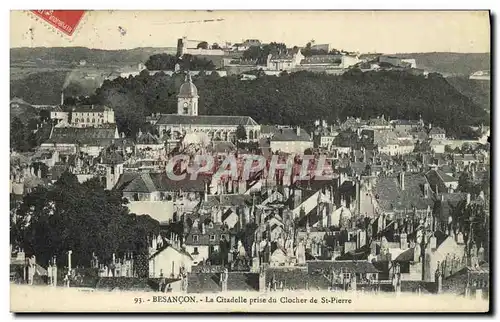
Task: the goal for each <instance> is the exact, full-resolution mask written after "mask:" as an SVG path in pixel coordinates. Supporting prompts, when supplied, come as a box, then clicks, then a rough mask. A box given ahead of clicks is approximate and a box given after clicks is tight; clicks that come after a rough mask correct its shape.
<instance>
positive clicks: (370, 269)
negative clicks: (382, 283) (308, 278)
mask: <svg viewBox="0 0 500 322" xmlns="http://www.w3.org/2000/svg"><path fill="white" fill-rule="evenodd" d="M307 267H308V271H309V274H314V273H318V272H323V273H324V274H330V273H331V271H332V270H334V271H336V272H340V271H341V270H344V271H348V272H352V273H378V272H379V270H378V269H377V268H375V266H373V264H372V263H371V262H368V261H353V260H346V261H310V262H307Z"/></svg>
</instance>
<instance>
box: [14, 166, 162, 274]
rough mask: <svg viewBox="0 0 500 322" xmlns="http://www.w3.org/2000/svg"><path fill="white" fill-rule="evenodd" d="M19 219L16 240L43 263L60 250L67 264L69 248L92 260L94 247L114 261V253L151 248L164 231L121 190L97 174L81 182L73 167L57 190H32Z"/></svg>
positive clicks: (78, 259) (77, 261) (79, 260)
mask: <svg viewBox="0 0 500 322" xmlns="http://www.w3.org/2000/svg"><path fill="white" fill-rule="evenodd" d="M15 219H16V220H15V222H13V223H11V242H12V243H13V244H14V245H16V246H21V247H22V248H24V249H25V251H26V253H27V254H28V255H31V254H35V255H36V256H37V261H38V262H39V263H42V264H44V263H45V264H46V263H47V262H48V261H49V259H50V258H51V257H52V256H54V255H55V256H57V258H58V263H59V264H60V265H66V264H67V259H66V253H67V251H68V250H72V251H73V257H72V262H73V264H74V265H88V264H89V262H90V260H91V258H92V253H93V252H94V253H95V254H96V255H97V256H98V257H99V259H100V261H101V262H103V263H104V262H109V260H110V259H111V258H112V256H113V253H115V254H116V255H117V256H121V255H122V254H124V253H127V252H134V253H136V254H137V253H139V252H142V251H144V250H146V249H147V247H148V245H147V237H148V236H151V235H152V234H153V233H154V234H155V235H158V233H159V223H158V222H157V221H155V220H153V219H152V218H151V217H149V216H136V215H134V214H130V213H129V212H128V209H127V208H126V207H125V206H123V200H122V197H121V193H120V192H117V191H106V190H104V188H103V187H102V185H101V184H100V183H99V182H98V181H97V180H96V179H94V180H90V181H87V182H85V183H83V184H80V183H78V180H77V178H76V177H75V176H74V175H73V174H70V173H69V172H65V173H63V175H62V176H61V178H60V179H59V180H58V181H57V182H56V183H55V185H54V186H53V187H52V188H51V189H47V188H37V189H36V190H34V191H33V192H31V193H29V194H27V195H26V196H25V197H24V199H23V201H22V203H21V205H20V206H19V208H18V209H17V211H16V218H15Z"/></svg>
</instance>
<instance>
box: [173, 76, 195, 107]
mask: <svg viewBox="0 0 500 322" xmlns="http://www.w3.org/2000/svg"><path fill="white" fill-rule="evenodd" d="M198 97H199V96H198V89H197V88H196V86H195V85H194V84H193V81H192V80H191V75H190V74H189V72H188V73H187V75H186V81H185V82H184V84H182V85H181V88H180V90H179V95H177V114H179V115H198Z"/></svg>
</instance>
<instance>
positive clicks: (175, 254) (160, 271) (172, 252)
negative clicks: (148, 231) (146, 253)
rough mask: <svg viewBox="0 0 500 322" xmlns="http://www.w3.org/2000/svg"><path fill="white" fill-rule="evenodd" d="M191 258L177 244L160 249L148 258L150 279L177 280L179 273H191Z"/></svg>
mask: <svg viewBox="0 0 500 322" xmlns="http://www.w3.org/2000/svg"><path fill="white" fill-rule="evenodd" d="M192 265H193V258H192V257H191V255H189V253H187V252H186V251H185V250H184V249H182V248H181V247H179V245H178V242H174V244H171V245H168V246H166V248H163V249H160V250H158V251H157V252H155V253H154V254H152V255H151V256H150V258H149V277H150V278H160V277H165V278H177V277H178V276H179V275H180V274H181V273H189V272H191V266H192Z"/></svg>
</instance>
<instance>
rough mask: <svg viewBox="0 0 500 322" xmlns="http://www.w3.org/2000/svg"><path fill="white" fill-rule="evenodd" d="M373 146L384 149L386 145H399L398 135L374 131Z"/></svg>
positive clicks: (390, 132)
mask: <svg viewBox="0 0 500 322" xmlns="http://www.w3.org/2000/svg"><path fill="white" fill-rule="evenodd" d="M373 144H375V145H378V146H379V147H383V146H386V145H399V140H398V137H397V135H396V134H395V133H394V132H392V131H374V132H373Z"/></svg>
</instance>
